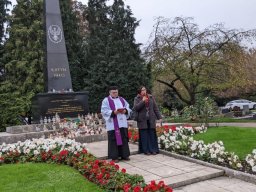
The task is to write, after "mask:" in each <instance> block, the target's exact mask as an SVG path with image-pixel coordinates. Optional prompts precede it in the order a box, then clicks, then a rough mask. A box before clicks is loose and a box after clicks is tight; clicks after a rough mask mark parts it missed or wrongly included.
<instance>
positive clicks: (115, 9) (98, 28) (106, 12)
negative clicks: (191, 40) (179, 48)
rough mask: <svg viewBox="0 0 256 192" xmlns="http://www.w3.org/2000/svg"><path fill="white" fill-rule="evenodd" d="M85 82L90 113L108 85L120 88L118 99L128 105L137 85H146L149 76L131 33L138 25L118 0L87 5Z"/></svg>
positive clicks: (98, 0)
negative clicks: (87, 72) (121, 97)
mask: <svg viewBox="0 0 256 192" xmlns="http://www.w3.org/2000/svg"><path fill="white" fill-rule="evenodd" d="M88 9H89V12H88V22H89V31H90V37H89V39H88V53H87V62H88V64H89V67H90V68H89V71H90V76H89V78H88V80H87V82H88V90H89V93H90V98H89V100H90V107H91V110H92V111H95V110H97V109H98V108H99V106H100V104H101V100H102V98H103V97H104V96H106V94H107V93H106V89H107V87H108V86H110V85H117V86H119V87H120V92H121V95H123V96H124V97H125V98H127V100H128V102H129V103H130V104H132V101H133V98H134V96H135V95H136V90H137V88H138V87H139V85H142V84H143V85H146V86H148V85H149V82H150V76H148V73H147V68H146V65H145V63H144V60H143V59H142V58H141V56H140V53H141V52H140V49H139V44H136V43H135V39H134V34H135V29H136V27H137V26H138V25H139V23H138V22H137V21H136V18H134V17H133V16H132V12H131V10H130V8H129V7H128V8H126V7H125V5H124V2H123V1H122V0H115V1H114V3H113V5H111V6H109V7H107V6H106V4H105V1H104V0H90V1H89V3H88Z"/></svg>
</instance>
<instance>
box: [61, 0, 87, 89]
mask: <svg viewBox="0 0 256 192" xmlns="http://www.w3.org/2000/svg"><path fill="white" fill-rule="evenodd" d="M60 8H61V15H62V22H63V28H64V29H63V30H64V35H65V41H66V47H67V54H68V60H69V66H70V72H71V78H72V85H73V89H74V90H75V91H81V90H82V89H84V87H85V84H84V80H83V79H84V78H85V76H86V71H87V67H86V65H85V64H86V63H85V55H84V48H83V37H82V34H81V29H80V26H79V23H81V22H83V21H81V20H82V19H83V18H81V17H79V16H80V12H82V11H84V10H83V9H85V7H84V6H81V4H80V5H78V2H76V1H73V0H60ZM78 9H80V10H78ZM81 9H82V10H81Z"/></svg>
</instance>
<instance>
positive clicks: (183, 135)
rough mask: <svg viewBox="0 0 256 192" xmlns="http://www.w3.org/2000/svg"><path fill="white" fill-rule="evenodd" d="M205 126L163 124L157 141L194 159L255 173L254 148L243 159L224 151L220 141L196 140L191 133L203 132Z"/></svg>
mask: <svg viewBox="0 0 256 192" xmlns="http://www.w3.org/2000/svg"><path fill="white" fill-rule="evenodd" d="M205 131H207V128H206V127H204V126H202V127H192V126H189V125H186V126H184V127H174V126H164V127H162V128H161V131H159V137H158V141H159V144H160V147H161V148H162V149H164V150H167V151H170V152H175V153H177V154H181V155H187V156H190V157H193V158H195V159H199V160H203V161H207V162H210V163H214V164H217V165H221V166H225V167H229V168H232V169H235V170H239V171H244V172H248V173H251V174H256V150H255V149H254V150H253V152H252V153H251V154H248V155H247V156H246V158H245V160H240V159H239V157H238V156H237V155H236V154H234V153H230V152H227V151H225V147H224V145H223V142H222V141H216V142H214V143H210V144H205V143H204V141H202V140H200V141H196V140H194V139H193V137H192V135H194V134H197V133H201V132H205Z"/></svg>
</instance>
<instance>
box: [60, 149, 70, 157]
mask: <svg viewBox="0 0 256 192" xmlns="http://www.w3.org/2000/svg"><path fill="white" fill-rule="evenodd" d="M67 155H68V150H62V151H61V152H60V156H67Z"/></svg>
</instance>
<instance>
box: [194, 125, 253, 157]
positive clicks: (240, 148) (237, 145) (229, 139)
mask: <svg viewBox="0 0 256 192" xmlns="http://www.w3.org/2000/svg"><path fill="white" fill-rule="evenodd" d="M194 139H196V140H203V141H205V142H206V143H212V142H214V141H223V143H224V146H225V149H226V150H227V151H230V152H235V153H236V154H237V155H238V156H239V157H240V158H245V156H246V155H247V154H248V153H251V152H252V150H253V149H256V128H240V127H210V128H209V129H208V130H207V132H206V133H201V134H197V135H195V136H194Z"/></svg>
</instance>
